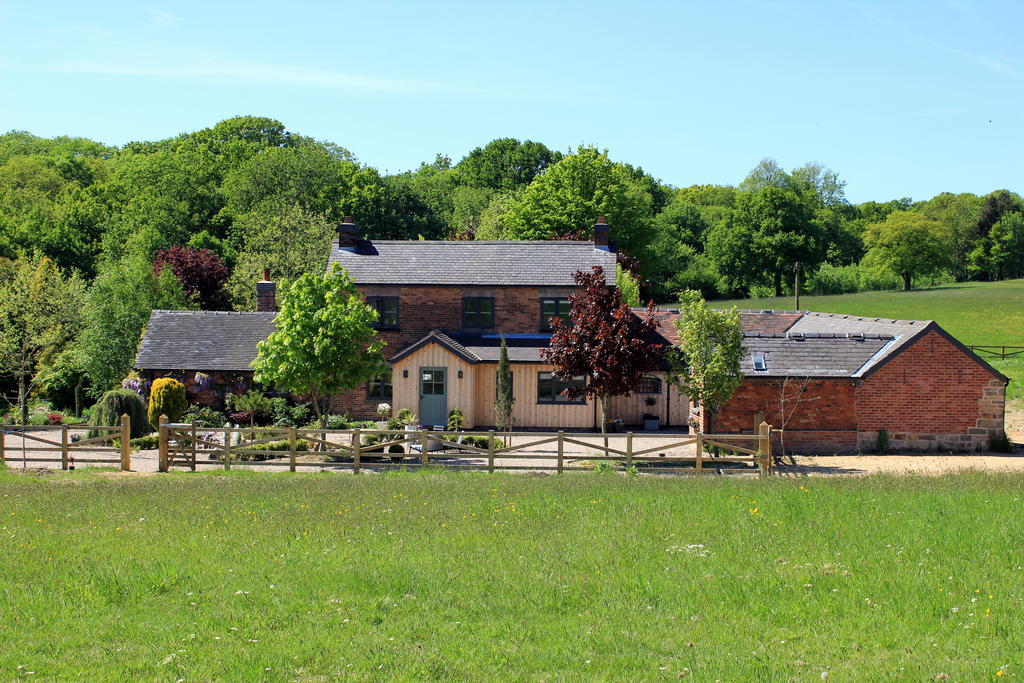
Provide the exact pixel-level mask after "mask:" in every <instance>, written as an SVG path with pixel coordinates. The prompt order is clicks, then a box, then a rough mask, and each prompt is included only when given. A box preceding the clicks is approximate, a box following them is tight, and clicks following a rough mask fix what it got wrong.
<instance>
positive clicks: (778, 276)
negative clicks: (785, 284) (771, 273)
mask: <svg viewBox="0 0 1024 683" xmlns="http://www.w3.org/2000/svg"><path fill="white" fill-rule="evenodd" d="M775 296H782V271H781V270H777V271H775Z"/></svg>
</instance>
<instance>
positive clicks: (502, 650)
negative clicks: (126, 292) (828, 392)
mask: <svg viewBox="0 0 1024 683" xmlns="http://www.w3.org/2000/svg"><path fill="white" fill-rule="evenodd" d="M1022 483H1024V481H1022V479H1021V478H1020V477H1012V476H1000V475H986V476H981V475H965V476H961V477H955V478H954V477H948V478H919V477H905V478H883V477H871V478H855V479H827V480H826V479H820V480H819V479H814V480H810V479H772V480H740V479H730V478H720V479H707V480H693V479H679V478H644V477H641V478H630V477H621V476H617V475H605V474H579V475H563V476H560V477H554V476H552V477H543V476H537V477H534V476H525V475H521V476H515V475H509V476H501V475H496V476H488V475H478V474H477V475H474V474H435V473H418V474H408V473H397V474H390V475H370V476H367V475H362V476H351V475H326V474H325V475H289V474H285V473H280V474H270V475H259V474H252V473H249V474H246V473H231V474H229V475H225V474H221V473H218V474H208V475H202V474H201V475H189V474H180V475H175V474H171V475H160V476H152V477H124V478H121V477H115V476H114V475H112V474H102V473H95V472H90V473H83V472H76V473H70V474H52V475H47V476H24V475H17V474H15V473H13V472H7V473H2V472H0V533H2V534H3V539H4V549H5V550H6V552H4V553H3V554H2V556H0V557H2V559H0V607H2V610H0V642H2V643H3V646H2V647H0V678H5V679H10V678H25V679H27V678H84V677H88V678H92V679H104V680H108V679H125V678H143V679H147V680H148V679H167V680H179V679H183V680H194V679H221V678H230V679H239V678H256V677H265V678H268V679H275V680H276V679H311V678H312V679H322V678H335V677H341V676H345V677H354V678H399V679H410V678H483V679H509V678H513V679H522V678H529V679H552V678H586V679H591V678H596V679H611V678H630V679H636V678H677V677H679V676H681V675H682V676H686V675H690V676H693V677H694V678H696V679H698V680H713V679H715V678H718V679H721V680H740V679H743V680H749V679H758V680H768V679H771V680H774V679H784V678H788V677H794V678H796V679H799V680H812V679H813V680H820V679H821V674H822V672H825V671H828V672H829V677H830V679H832V680H864V679H871V680H877V679H881V678H906V679H911V680H924V679H929V680H931V679H933V678H935V677H936V676H939V675H940V674H946V675H948V676H950V677H952V678H953V679H969V680H984V679H995V677H996V676H997V674H998V673H999V672H1002V673H1001V674H999V675H1000V676H1001V677H1003V678H1010V677H1015V676H1020V675H1022V674H1024V659H1022V654H1021V653H1022V652H1024V629H1022V628H1021V627H1020V624H1021V623H1022V617H1024V613H1022V612H1024V556H1022V554H1021V548H1022V547H1024V514H1022V513H1024V502H1022V498H1024V493H1022V491H1024V487H1022Z"/></svg>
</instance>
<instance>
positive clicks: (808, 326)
mask: <svg viewBox="0 0 1024 683" xmlns="http://www.w3.org/2000/svg"><path fill="white" fill-rule="evenodd" d="M931 327H935V323H933V322H932V321H931V320H892V319H890V318H869V317H865V316H859V315H845V314H842V313H815V312H813V311H808V312H806V313H804V315H803V317H802V318H800V320H799V321H798V322H797V323H796V324H795V325H793V326H792V327H791V328H789V332H790V333H791V334H793V333H804V334H813V333H826V334H827V333H838V334H887V335H892V336H893V337H895V339H894V340H893V343H892V344H890V345H889V346H888V347H887V348H886V349H885V352H884V353H882V354H879V356H878V357H877V358H875V359H873V360H872V362H871V363H870V364H869V365H868V366H866V367H864V368H863V369H862V371H861V372H860V373H859V375H858V376H861V375H863V374H864V373H865V372H867V371H868V370H870V369H871V368H873V367H875V366H877V365H878V364H879V363H881V362H882V361H884V360H886V359H888V358H891V357H892V356H894V355H895V354H897V353H898V352H899V351H900V350H901V349H902V348H903V347H904V346H906V345H907V344H909V343H910V342H911V341H913V340H914V339H915V338H916V337H917V336H918V335H919V334H922V333H924V332H925V330H927V329H929V328H931Z"/></svg>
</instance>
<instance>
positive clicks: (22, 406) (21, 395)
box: [18, 373, 28, 425]
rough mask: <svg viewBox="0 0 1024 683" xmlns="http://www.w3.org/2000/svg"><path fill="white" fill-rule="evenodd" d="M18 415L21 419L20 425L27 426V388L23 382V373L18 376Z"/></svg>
mask: <svg viewBox="0 0 1024 683" xmlns="http://www.w3.org/2000/svg"><path fill="white" fill-rule="evenodd" d="M18 415H19V416H20V417H21V424H23V425H27V424H28V387H27V386H26V382H25V373H20V374H19V375H18Z"/></svg>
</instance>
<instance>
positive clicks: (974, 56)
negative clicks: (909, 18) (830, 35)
mask: <svg viewBox="0 0 1024 683" xmlns="http://www.w3.org/2000/svg"><path fill="white" fill-rule="evenodd" d="M946 4H948V5H950V6H951V7H959V6H960V3H957V2H948V3H946ZM853 6H854V7H857V8H858V9H860V10H861V13H862V14H863V15H864V16H865V17H866V18H867V19H870V20H871V21H874V22H876V23H879V24H882V25H884V26H888V27H889V28H893V29H896V30H897V31H900V32H902V33H905V34H906V35H908V36H911V37H912V38H914V39H916V40H918V41H920V42H921V43H924V44H925V45H928V46H930V47H933V48H936V49H938V50H942V51H944V52H948V53H950V54H954V55H957V56H959V57H963V58H964V59H966V60H968V61H970V62H974V63H975V64H977V65H978V66H980V67H983V68H985V69H988V70H989V71H993V72H995V73H999V74H1003V75H1004V76H1009V77H1010V78H1013V79H1016V80H1024V70H1021V69H1019V68H1017V67H1016V66H1013V65H1011V64H1008V63H1006V62H1005V61H1001V60H998V59H995V58H993V57H988V56H986V55H983V54H979V53H977V52H972V51H970V50H964V49H962V48H959V47H953V46H952V45H946V44H945V43H941V42H939V41H937V40H932V39H931V38H928V37H926V36H923V35H921V34H920V33H917V32H916V31H911V30H910V29H908V28H906V27H905V26H902V25H901V24H897V23H896V22H894V21H891V20H889V19H886V18H885V17H883V16H880V15H878V14H876V13H875V12H872V11H871V10H868V9H865V8H863V7H861V6H858V5H853Z"/></svg>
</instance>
